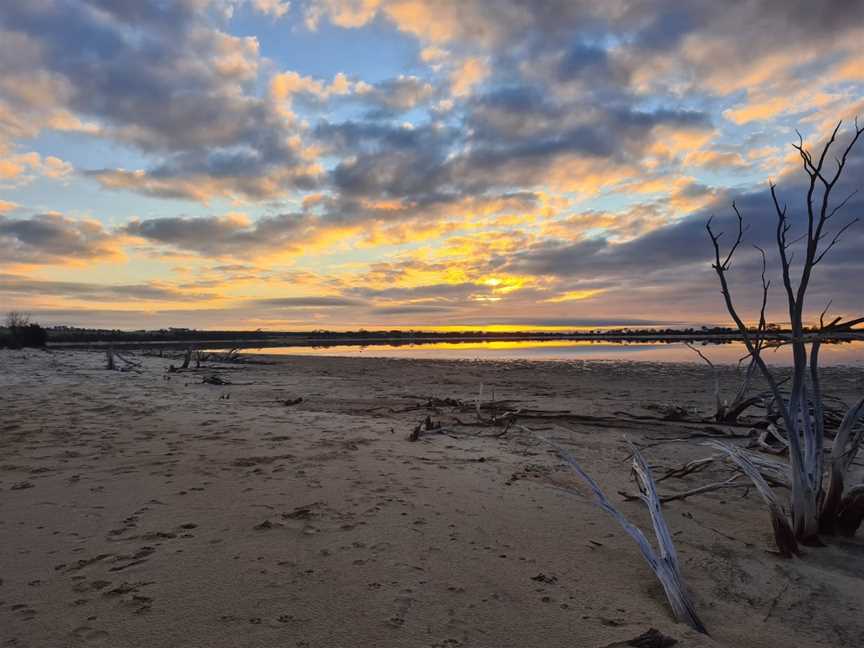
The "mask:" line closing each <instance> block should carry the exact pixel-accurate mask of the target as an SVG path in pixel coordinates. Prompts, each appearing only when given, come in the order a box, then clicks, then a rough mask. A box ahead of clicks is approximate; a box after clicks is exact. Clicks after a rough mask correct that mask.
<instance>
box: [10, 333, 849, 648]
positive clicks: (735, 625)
mask: <svg viewBox="0 0 864 648" xmlns="http://www.w3.org/2000/svg"><path fill="white" fill-rule="evenodd" d="M135 360H136V361H140V362H142V366H141V371H140V372H119V371H107V370H105V369H104V364H105V356H104V354H101V353H90V352H85V351H54V352H45V351H32V350H28V351H0V628H2V630H0V645H2V646H9V647H15V648H25V647H29V648H42V647H47V646H70V647H76V646H91V645H93V646H112V647H116V648H124V647H130V648H132V647H136V648H137V647H141V648H144V647H147V648H158V647H166V648H167V647H177V646H196V647H197V646H200V647H213V648H216V647H229V646H230V647H240V646H243V647H245V646H249V647H252V646H255V647H269V646H274V647H275V646H280V647H298V648H299V647H308V648H318V647H348V646H381V647H390V646H392V647H397V646H398V647H414V646H417V647H420V646H424V647H426V646H428V647H433V646H434V647H441V648H443V647H448V648H453V647H459V646H462V647H476V648H498V647H502V648H503V647H514V648H516V647H520V648H523V647H532V646H538V647H539V646H542V647H544V648H558V647H561V648H563V647H565V646H566V647H582V646H586V647H589V648H594V647H597V648H600V647H605V646H613V645H619V642H624V643H620V645H626V642H627V641H628V640H630V639H632V638H634V637H635V636H638V635H640V634H642V633H643V632H645V631H646V630H648V629H649V628H652V627H653V628H657V629H658V630H660V631H661V632H662V633H664V634H666V635H669V636H671V637H674V638H675V639H677V640H678V644H677V645H679V646H683V647H691V646H692V647H708V646H728V647H736V648H737V647H753V648H763V647H764V648H768V647H771V646H780V645H782V646H790V647H792V646H802V647H803V646H807V647H810V648H812V647H824V648H829V647H840V646H859V645H861V643H860V642H861V637H862V636H864V616H862V612H864V560H862V558H864V538H862V537H860V536H859V537H858V538H856V539H854V540H835V541H832V542H831V544H830V546H827V547H824V548H819V549H812V548H807V549H806V550H805V555H804V556H803V557H802V558H800V559H795V560H784V559H782V558H779V557H778V556H777V555H776V554H775V553H773V551H772V550H773V543H772V539H771V533H770V524H769V521H768V516H767V513H766V512H765V509H764V506H763V504H762V502H761V501H760V500H759V498H758V496H757V495H756V494H755V493H754V492H753V490H752V489H746V488H743V487H742V488H735V489H725V490H722V491H717V492H713V493H709V494H705V495H703V496H699V497H693V498H689V499H687V500H684V501H676V502H671V503H669V504H668V505H667V506H666V507H665V511H666V517H667V520H668V522H669V526H670V527H671V530H672V532H673V534H674V537H675V540H676V542H677V547H678V551H679V553H680V557H681V561H682V568H683V572H684V577H685V579H686V580H687V583H688V585H689V587H690V589H691V590H692V593H693V597H694V600H695V602H696V606H697V609H698V610H699V613H700V615H701V617H702V619H703V621H704V622H705V624H706V626H707V628H708V630H709V632H710V633H711V636H710V637H705V636H701V635H698V634H695V633H694V632H692V631H690V630H689V629H688V628H687V627H686V626H684V625H681V624H676V623H675V621H674V619H673V617H672V614H671V612H670V610H669V607H668V605H667V603H666V600H665V598H664V596H663V591H662V589H661V587H660V586H659V584H658V583H657V581H656V580H655V578H654V576H653V575H652V573H651V572H650V570H649V568H648V567H647V565H646V564H645V563H644V561H643V559H642V557H641V555H640V554H639V552H638V549H637V547H636V545H635V544H634V543H633V542H632V541H631V540H630V538H628V537H627V536H626V535H625V534H624V533H623V532H622V531H621V530H620V528H619V527H618V526H617V525H616V524H615V523H614V522H613V521H612V520H611V519H610V518H609V517H608V516H607V515H606V514H605V513H604V512H602V511H601V510H599V509H597V508H596V507H595V506H594V505H593V504H592V503H591V501H590V499H589V498H588V497H585V498H578V497H573V496H571V495H568V494H567V493H564V492H562V491H561V490H560V489H556V485H565V486H572V487H575V488H579V489H582V486H581V484H580V482H578V480H577V479H576V478H575V477H574V475H573V474H572V472H571V471H570V470H569V469H568V468H567V467H566V465H565V464H564V463H563V462H562V461H561V459H560V458H559V457H558V456H557V455H556V454H555V452H554V451H552V450H550V449H549V447H548V446H546V445H544V444H542V443H540V442H538V440H537V436H545V437H548V438H551V439H555V440H557V441H558V442H559V443H561V444H563V445H565V446H566V447H567V448H569V449H570V450H571V452H572V453H573V454H574V455H575V456H576V457H578V459H579V460H580V462H581V463H582V465H583V466H584V467H585V468H586V470H588V471H589V472H590V473H591V474H592V475H594V476H595V478H596V479H597V480H598V481H599V482H600V484H601V486H603V488H604V489H605V490H606V492H607V494H609V495H610V497H612V499H613V500H614V501H615V502H616V503H620V507H621V510H622V511H624V512H625V513H626V514H627V515H628V516H629V517H630V518H631V519H632V520H634V521H635V522H636V523H638V524H639V525H640V526H642V528H643V529H644V530H645V531H646V532H648V533H650V523H649V521H648V515H647V512H646V511H645V509H644V507H643V506H642V505H641V504H640V503H638V502H635V501H625V500H624V499H623V498H622V497H621V496H619V495H618V494H617V493H618V491H628V492H634V488H635V487H634V485H633V482H632V481H631V476H630V470H629V462H628V460H627V459H628V451H627V446H626V442H625V440H624V435H627V436H628V437H629V438H630V439H632V440H633V441H634V442H636V443H637V444H639V445H640V446H642V447H645V455H646V457H647V458H648V460H649V461H650V462H651V464H652V466H653V467H654V468H655V473H657V472H662V471H663V470H664V469H665V468H671V467H675V466H679V465H681V464H682V463H683V462H686V461H687V460H690V459H693V458H696V457H702V456H707V455H709V454H711V451H710V449H708V448H705V447H701V446H699V445H698V440H689V441H683V442H671V443H659V441H658V440H661V439H666V440H672V439H676V438H681V437H684V436H687V435H688V434H690V433H692V432H693V431H694V430H695V429H696V428H697V427H698V426H694V425H683V424H680V423H676V422H674V421H662V420H660V418H661V414H660V413H659V412H658V407H660V408H662V406H664V405H668V404H673V403H674V404H675V405H678V406H681V407H684V408H686V409H688V410H692V411H696V410H699V411H703V412H708V411H709V410H710V408H711V399H712V393H711V389H712V377H711V374H710V373H709V371H708V370H707V369H706V368H705V367H704V366H702V365H698V364H691V365H686V364H651V363H611V362H573V363H553V362H545V363H531V362H508V363H499V362H467V361H465V362H457V361H429V360H423V361H419V360H407V359H406V360H394V359H368V358H318V357H289V356H282V357H279V358H275V357H274V358H266V357H259V358H257V360H263V361H265V362H267V363H266V364H259V363H255V364H234V363H232V364H222V365H218V364H215V365H214V364H212V363H210V364H209V365H208V366H206V367H202V368H201V369H200V370H197V371H189V372H184V373H167V372H166V369H167V367H168V365H169V364H171V363H172V362H173V363H176V360H169V359H168V358H159V357H144V356H140V355H139V356H135ZM209 376H218V377H219V378H220V379H222V380H223V381H225V382H230V383H231V384H223V385H219V384H216V385H213V384H203V383H202V378H204V377H209ZM736 380H737V378H736V374H735V371H734V370H733V369H732V368H729V369H725V370H724V372H723V381H722V382H723V385H724V389H725V390H727V391H730V390H732V389H734V386H735V385H736ZM824 380H825V384H826V391H828V392H829V393H831V394H833V395H834V396H837V397H839V398H842V399H845V400H847V401H850V400H851V399H852V398H853V397H856V396H860V393H861V392H862V389H864V373H862V371H861V369H852V368H842V367H832V368H829V369H826V371H825V378H824ZM481 384H482V385H483V390H484V398H485V399H486V400H487V401H488V400H490V399H492V398H493V397H494V399H495V400H496V401H509V403H504V404H502V405H501V407H502V408H503V407H521V408H525V409H531V410H542V411H547V412H560V411H564V410H566V411H569V412H573V413H575V414H577V415H582V416H583V417H586V418H584V420H579V419H578V417H571V418H569V419H568V418H557V419H556V418H550V419H548V420H544V419H543V418H542V417H537V418H534V419H530V420H521V421H520V422H521V423H522V424H523V425H525V426H526V427H527V428H530V429H531V430H533V431H534V432H533V434H530V433H527V432H525V431H524V430H517V429H511V430H510V431H508V432H507V433H506V434H504V435H498V433H499V432H500V430H497V429H495V428H484V427H481V426H472V425H465V426H460V425H458V423H457V420H460V421H463V422H466V423H469V422H473V421H474V420H475V415H474V414H473V413H472V412H471V411H470V407H469V408H464V407H462V408H460V407H458V406H455V405H452V404H447V403H448V401H444V400H443V399H454V400H460V401H463V402H466V403H470V402H472V401H473V399H475V398H476V397H477V394H478V390H479V387H480V385H481ZM300 398H302V400H300V401H298V400H297V399H300ZM430 399H441V400H438V401H435V400H433V401H430ZM466 410H467V411H466ZM427 415H428V416H431V417H432V419H433V420H434V421H436V422H441V423H442V424H444V425H446V426H447V429H448V430H452V434H428V435H422V436H421V437H420V439H419V440H418V441H417V442H415V443H412V442H410V441H408V438H407V437H408V436H409V434H410V433H411V431H412V430H413V429H414V427H415V426H416V425H417V424H418V423H419V422H420V421H422V420H423V419H424V418H425V417H426V416H427ZM630 415H642V416H645V417H652V416H653V417H655V418H654V419H653V420H652V419H651V418H647V419H645V420H641V419H633V418H632V417H631V416H630ZM587 417H594V419H588V418H587ZM703 427H704V426H703ZM721 427H722V426H721ZM724 429H726V428H724ZM730 431H732V432H735V433H742V432H746V429H742V428H736V429H734V430H730ZM729 474H730V469H729V467H728V466H726V465H725V464H720V465H718V466H716V467H713V468H710V469H709V470H707V471H705V472H703V473H700V474H698V475H693V476H690V477H687V478H686V479H683V480H668V481H666V482H663V483H662V484H661V486H662V488H661V491H662V492H664V493H672V492H678V491H683V490H687V489H689V488H693V487H695V486H698V485H701V484H704V483H709V482H712V481H719V480H721V479H724V478H725V477H726V476H728V475H729ZM582 491H583V492H585V491H584V489H582ZM784 497H785V495H784Z"/></svg>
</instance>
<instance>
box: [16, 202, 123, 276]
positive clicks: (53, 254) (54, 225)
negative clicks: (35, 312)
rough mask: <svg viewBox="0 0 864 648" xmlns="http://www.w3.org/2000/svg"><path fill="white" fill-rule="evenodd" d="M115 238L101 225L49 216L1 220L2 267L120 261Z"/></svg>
mask: <svg viewBox="0 0 864 648" xmlns="http://www.w3.org/2000/svg"><path fill="white" fill-rule="evenodd" d="M118 248H119V246H118V241H117V239H116V237H115V236H114V235H113V234H112V233H111V232H109V231H108V230H106V229H105V228H104V226H103V225H102V223H100V222H99V221H96V220H89V219H73V218H69V217H67V216H64V215H63V214H58V213H46V214H35V215H33V216H29V217H22V218H9V217H0V264H12V263H28V264H32V263H48V264H52V263H61V264H66V263H85V262H88V261H92V260H96V259H107V258H117V257H118V256H119V254H120V252H119V249H118Z"/></svg>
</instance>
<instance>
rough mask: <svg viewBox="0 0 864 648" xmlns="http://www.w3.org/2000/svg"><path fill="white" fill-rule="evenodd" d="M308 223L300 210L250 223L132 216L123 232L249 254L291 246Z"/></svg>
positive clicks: (211, 250)
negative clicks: (132, 218) (140, 218)
mask: <svg viewBox="0 0 864 648" xmlns="http://www.w3.org/2000/svg"><path fill="white" fill-rule="evenodd" d="M308 224H309V220H308V217H307V216H306V215H304V214H279V215H276V216H266V217H263V218H260V219H258V220H257V221H255V222H253V223H249V222H246V221H242V220H237V219H232V218H230V217H224V218H220V217H191V218H190V217H186V218H184V217H180V216H177V217H165V218H151V219H147V220H143V221H142V220H135V221H132V222H131V223H129V224H128V225H126V226H125V227H124V228H123V231H124V232H125V233H126V234H131V235H133V236H139V237H142V238H145V239H147V240H150V241H154V242H157V243H165V244H168V245H172V246H174V247H177V248H181V249H185V250H192V251H194V252H198V253H201V254H213V255H222V254H235V255H244V254H247V255H248V254H251V253H253V252H255V251H260V250H266V249H274V248H279V249H291V248H292V247H296V246H298V245H299V244H300V243H301V239H302V237H301V234H302V232H303V229H304V228H305V227H306V226H307V225H308Z"/></svg>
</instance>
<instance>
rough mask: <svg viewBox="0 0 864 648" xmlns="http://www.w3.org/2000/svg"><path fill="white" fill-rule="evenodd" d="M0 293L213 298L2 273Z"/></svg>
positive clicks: (142, 286)
mask: <svg viewBox="0 0 864 648" xmlns="http://www.w3.org/2000/svg"><path fill="white" fill-rule="evenodd" d="M0 293H5V294H7V295H29V296H34V297H37V296H38V297H42V296H45V295H51V296H57V297H74V298H77V299H90V300H100V299H113V300H117V299H120V300H132V301H197V300H203V299H211V298H213V297H214V296H215V295H213V294H208V293H184V292H181V291H178V290H176V289H174V288H172V287H168V286H161V285H158V284H154V283H143V284H96V283H83V282H72V281H41V280H37V279H29V278H27V277H22V276H19V275H10V274H0Z"/></svg>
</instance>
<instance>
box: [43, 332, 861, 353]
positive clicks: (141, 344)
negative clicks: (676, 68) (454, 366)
mask: <svg viewBox="0 0 864 648" xmlns="http://www.w3.org/2000/svg"><path fill="white" fill-rule="evenodd" d="M765 339H766V340H771V341H783V340H785V339H786V336H784V335H782V334H781V335H768V336H766V337H765ZM742 340H743V338H742V336H741V335H740V334H738V333H723V334H714V335H685V334H682V335H672V334H663V335H659V334H635V333H634V334H628V335H620V334H619V335H613V334H609V335H606V334H592V335H589V334H572V335H571V334H567V335H558V334H536V335H495V334H490V335H482V336H481V335H478V336H435V335H424V336H416V337H374V336H373V337H345V338H341V337H335V336H334V337H317V338H316V337H310V338H297V337H284V338H268V339H261V340H255V339H248V338H226V339H213V340H209V339H189V340H186V339H182V340H181V339H167V340H136V341H124V340H119V341H115V340H94V341H88V342H51V341H50V340H49V343H48V348H50V349H69V350H73V349H89V348H96V349H99V348H106V347H109V346H113V347H115V348H118V349H136V348H141V349H146V348H154V347H156V348H158V347H165V348H186V347H190V346H192V347H205V346H206V347H212V348H214V349H233V348H261V349H263V348H268V347H285V348H288V347H322V348H326V347H333V346H371V345H386V346H410V345H416V346H421V345H426V344H438V343H448V342H449V343H454V344H461V343H466V344H467V343H472V342H473V343H481V342H540V341H550V342H554V341H561V342H594V341H596V342H607V343H616V344H622V345H623V344H628V343H631V342H633V343H658V344H675V343H679V344H680V343H685V342H699V343H703V342H707V343H713V344H726V343H729V342H741V341H742ZM856 341H864V333H841V334H836V335H835V336H834V337H832V338H830V339H827V340H825V342H824V343H825V344H844V343H848V342H856Z"/></svg>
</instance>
